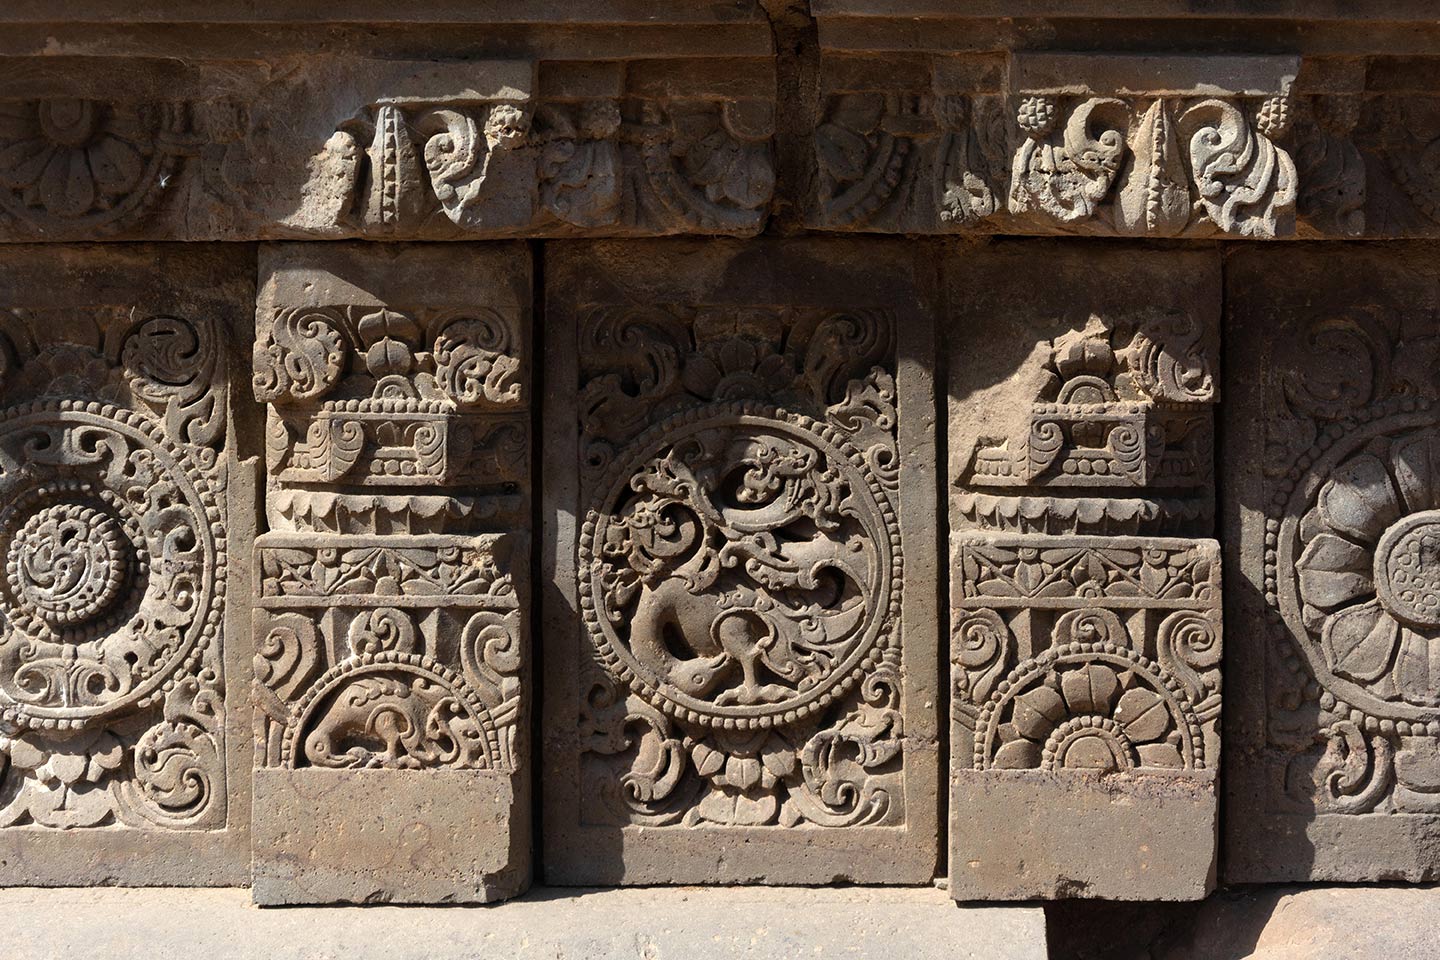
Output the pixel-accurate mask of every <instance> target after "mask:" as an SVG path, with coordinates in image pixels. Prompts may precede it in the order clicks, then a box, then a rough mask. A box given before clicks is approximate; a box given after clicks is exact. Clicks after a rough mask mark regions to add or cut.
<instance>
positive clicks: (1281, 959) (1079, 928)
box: [1045, 885, 1440, 960]
mask: <svg viewBox="0 0 1440 960" xmlns="http://www.w3.org/2000/svg"><path fill="white" fill-rule="evenodd" d="M1045 919H1046V928H1047V929H1046V933H1047V938H1048V940H1049V943H1050V956H1051V957H1052V960H1102V958H1103V960H1351V958H1354V960H1359V958H1367V957H1387V958H1397V960H1398V958H1410V957H1416V958H1418V957H1429V956H1433V955H1434V942H1433V932H1432V931H1433V930H1434V929H1435V924H1436V921H1437V920H1440V889H1437V888H1436V887H1434V886H1424V887H1416V886H1381V885H1374V886H1330V887H1300V886H1284V887H1235V888H1230V889H1226V890H1220V891H1217V892H1216V893H1215V894H1213V895H1212V896H1211V897H1210V898H1209V899H1207V900H1204V901H1201V902H1199V903H1164V904H1161V903H1114V902H1105V901H1094V900H1091V901H1086V900H1070V901H1061V902H1057V903H1053V904H1048V905H1047V906H1046V908H1045Z"/></svg>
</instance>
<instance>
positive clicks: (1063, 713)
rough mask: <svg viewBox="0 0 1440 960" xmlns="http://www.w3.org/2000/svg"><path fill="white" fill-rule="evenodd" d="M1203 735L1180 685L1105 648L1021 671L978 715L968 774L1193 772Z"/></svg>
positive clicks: (1081, 649)
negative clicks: (985, 771)
mask: <svg viewBox="0 0 1440 960" xmlns="http://www.w3.org/2000/svg"><path fill="white" fill-rule="evenodd" d="M1204 766H1205V750H1204V733H1203V731H1202V728H1201V719H1200V717H1199V716H1198V715H1197V714H1196V712H1195V709H1194V707H1193V705H1192V704H1191V701H1190V697H1189V695H1188V693H1187V692H1186V690H1185V687H1184V685H1183V684H1182V683H1180V682H1179V681H1178V680H1176V679H1174V678H1173V677H1171V676H1169V675H1168V674H1167V673H1166V672H1165V671H1164V670H1163V669H1162V668H1160V667H1159V665H1158V664H1155V663H1153V662H1151V661H1150V660H1148V659H1146V658H1145V657H1142V656H1137V655H1136V654H1134V653H1133V652H1131V651H1129V650H1126V649H1125V648H1124V647H1122V646H1120V645H1117V644H1115V643H1113V642H1106V643H1093V642H1075V643H1069V644H1062V645H1060V646H1057V647H1054V648H1052V649H1050V650H1047V651H1046V652H1045V653H1043V654H1041V655H1040V656H1039V657H1037V658H1035V659H1034V660H1030V661H1026V662H1025V663H1023V664H1021V665H1020V666H1019V667H1018V668H1016V670H1015V671H1014V672H1013V673H1011V674H1010V675H1009V676H1008V677H1006V678H1005V679H1004V680H1002V681H1001V682H1000V683H999V685H998V686H997V688H996V695H995V697H994V699H992V700H991V701H990V702H989V703H988V704H987V705H986V706H985V708H984V709H983V710H982V711H981V714H980V723H979V728H978V731H977V734H976V737H975V767H976V769H980V770H983V769H990V768H995V769H1001V770H1028V769H1036V768H1039V769H1045V770H1092V771H1096V772H1100V773H1118V772H1121V771H1126V770H1135V769H1161V770H1178V769H1199V768H1202V767H1204Z"/></svg>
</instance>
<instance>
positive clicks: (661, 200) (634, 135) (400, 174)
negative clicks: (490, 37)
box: [296, 62, 775, 237]
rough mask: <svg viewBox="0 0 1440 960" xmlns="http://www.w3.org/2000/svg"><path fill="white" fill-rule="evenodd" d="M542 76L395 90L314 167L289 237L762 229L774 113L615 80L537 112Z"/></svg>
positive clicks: (396, 86)
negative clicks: (659, 93) (296, 230)
mask: <svg viewBox="0 0 1440 960" xmlns="http://www.w3.org/2000/svg"><path fill="white" fill-rule="evenodd" d="M533 71H534V66H533V65H531V64H526V63H510V62H498V63H492V64H483V63H482V64H476V65H470V64H449V65H442V66H439V67H435V66H434V65H427V66H426V68H425V69H423V70H421V71H420V72H419V73H417V74H416V75H414V76H412V77H399V76H397V77H395V78H394V79H393V81H392V82H391V84H390V86H391V87H392V88H393V89H391V90H386V91H384V92H382V94H381V95H380V96H378V97H377V98H375V99H374V100H373V101H372V102H371V103H369V104H368V105H366V106H365V107H364V108H363V109H362V110H361V111H359V112H358V113H357V115H356V116H355V117H353V118H350V119H347V120H345V121H344V122H342V123H341V124H340V125H339V126H338V128H337V129H336V130H335V132H334V134H333V135H332V136H330V138H329V139H328V140H327V141H326V142H325V144H324V147H323V149H322V150H320V151H319V152H317V153H316V154H315V156H314V157H312V158H311V161H310V164H309V174H310V175H309V180H308V182H307V184H306V186H305V190H304V194H305V197H304V202H303V205H302V210H303V211H304V213H303V216H302V217H300V218H299V219H298V220H296V225H297V226H300V227H301V228H303V229H305V230H306V231H311V232H315V231H318V232H321V233H330V234H334V233H341V234H359V235H363V236H367V237H368V236H376V237H384V236H396V235H402V236H413V235H416V234H425V235H430V234H435V235H437V236H463V235H466V234H477V233H484V234H488V235H517V234H525V233H533V232H534V231H536V230H540V231H542V232H552V233H555V232H558V233H562V234H564V233H568V232H573V231H575V230H586V229H596V228H610V229H618V230H623V231H640V232H675V231H706V232H714V233H737V234H750V233H755V232H758V231H759V229H760V228H761V226H762V225H763V223H764V220H765V217H766V213H767V210H768V206H769V203H770V198H771V195H772V194H773V193H774V189H775V170H774V159H773V156H772V151H771V146H770V141H771V138H772V136H773V134H774V115H773V114H774V109H773V104H772V103H771V102H770V101H769V100H760V99H751V98H729V99H724V98H718V97H711V96H709V95H708V94H707V93H705V92H703V91H697V93H696V95H694V96H691V97H678V98H672V97H667V98H665V99H663V100H654V99H649V98H648V97H643V96H633V95H628V94H627V92H626V91H625V89H624V88H623V85H621V82H620V80H619V79H618V78H619V75H618V74H617V75H616V77H617V79H616V81H615V86H614V87H613V89H612V90H610V91H609V92H608V94H609V95H604V96H602V95H596V94H598V93H599V92H600V91H598V90H591V91H589V94H588V95H586V96H583V97H576V98H557V99H546V100H540V99H537V98H535V97H533V96H532V95H531V89H532V87H533V85H534V82H535V81H534V77H533ZM486 82H490V83H492V86H493V90H492V91H479V90H478V89H477V88H478V87H479V86H480V85H482V84H484V83H486ZM399 91H403V92H399Z"/></svg>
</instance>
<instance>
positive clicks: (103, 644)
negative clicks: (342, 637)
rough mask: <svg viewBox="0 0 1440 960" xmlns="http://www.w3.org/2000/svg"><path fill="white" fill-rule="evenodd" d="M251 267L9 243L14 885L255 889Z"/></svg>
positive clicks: (7, 809)
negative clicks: (233, 383) (235, 396)
mask: <svg viewBox="0 0 1440 960" xmlns="http://www.w3.org/2000/svg"><path fill="white" fill-rule="evenodd" d="M248 252H249V251H248V250H246V249H245V248H235V249H230V250H215V249H205V248H180V247H165V246H129V247H114V248H101V247H88V246H85V247H68V248H58V247H49V248H45V247H10V248H6V249H3V250H0V354H3V360H0V368H3V375H0V404H3V408H4V409H3V411H0V556H3V558H4V560H3V564H4V573H3V579H0V850H3V856H0V882H3V883H38V884H88V883H117V882H118V883H129V884H167V883H178V884H234V883H241V882H244V880H245V877H246V875H247V870H246V866H247V859H248V858H247V839H248V825H249V806H250V804H249V775H248V766H249V763H248V755H249V736H248V729H247V728H248V726H249V709H248V704H247V698H246V691H245V687H246V682H245V677H246V674H247V672H248V664H247V661H248V659H249V654H248V642H247V637H246V630H245V626H244V625H245V622H246V620H245V618H246V616H247V611H246V604H245V602H244V599H243V598H244V597H245V596H246V594H247V592H248V589H249V586H250V578H249V575H248V572H247V571H246V570H245V569H244V564H243V563H237V562H236V561H235V558H236V556H237V554H238V555H239V556H241V557H243V556H244V554H245V553H246V552H247V550H248V547H249V542H250V540H251V538H252V537H253V535H254V519H253V512H254V504H255V500H256V489H255V475H256V464H255V461H254V460H253V459H246V458H244V457H243V456H242V455H241V454H240V453H239V449H240V447H239V445H238V444H237V441H236V438H235V437H234V436H232V427H233V424H232V419H231V415H230V402H231V400H230V367H231V364H230V362H229V359H228V358H229V355H230V352H231V351H232V350H233V349H234V346H233V345H234V343H235V342H237V341H239V342H243V341H244V339H245V338H246V336H247V333H246V330H247V328H248V326H249V322H248V318H247V314H248V312H249V311H248V307H247V304H248V303H249V302H250V301H251V299H252V297H253V284H252V280H251V275H250V269H249V267H250V260H249V257H248V256H247V254H248ZM237 595H238V596H239V597H240V598H241V600H240V602H239V603H238V604H237V603H235V602H234V600H233V598H234V597H235V596H237Z"/></svg>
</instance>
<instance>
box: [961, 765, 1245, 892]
mask: <svg viewBox="0 0 1440 960" xmlns="http://www.w3.org/2000/svg"><path fill="white" fill-rule="evenodd" d="M950 809H951V810H953V811H957V813H956V820H955V822H954V825H953V826H952V827H951V831H950V892H951V894H952V895H954V897H955V899H956V900H977V899H982V898H983V899H990V900H1041V899H1043V900H1049V899H1055V898H1064V897H1098V898H1104V899H1110V900H1159V899H1164V900H1199V899H1201V898H1202V897H1204V896H1205V895H1206V894H1207V893H1209V892H1210V890H1211V889H1212V888H1213V887H1214V885H1215V860H1214V853H1213V851H1214V847H1215V828H1216V819H1215V818H1216V805H1215V778H1214V774H1213V772H1210V771H1197V772H1196V773H1195V774H1194V775H1193V776H1188V777H1185V778H1177V777H1164V776H1144V775H1128V776H1112V777H1096V776H1087V775H1084V774H1081V773H1077V772H1074V771H1066V772H1064V773H1062V774H1051V773H1042V772H1040V771H1030V770H1024V771H1009V770H987V771H974V770H960V771H956V772H955V773H954V774H952V777H951V792H950ZM1000 823H1004V824H1006V825H1007V826H1006V829H1004V830H998V829H995V825H996V824H1000Z"/></svg>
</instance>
